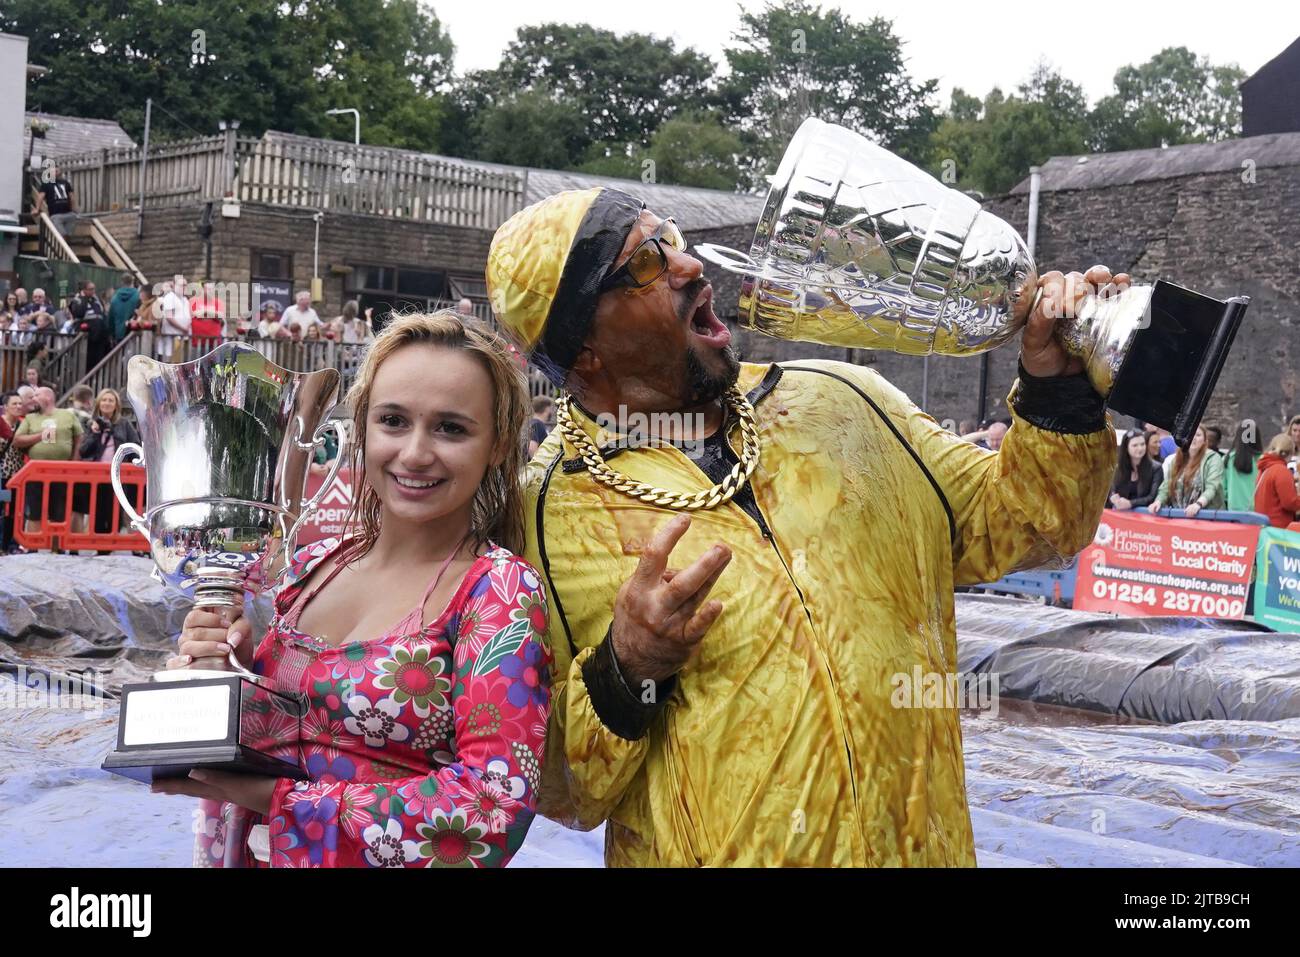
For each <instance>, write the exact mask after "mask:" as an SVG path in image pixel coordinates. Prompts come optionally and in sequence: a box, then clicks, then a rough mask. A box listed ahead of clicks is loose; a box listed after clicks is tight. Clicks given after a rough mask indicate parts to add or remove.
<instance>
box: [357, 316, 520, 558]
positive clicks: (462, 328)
mask: <svg viewBox="0 0 1300 957" xmlns="http://www.w3.org/2000/svg"><path fill="white" fill-rule="evenodd" d="M411 345H432V346H437V347H439V348H442V349H457V350H462V351H464V352H468V353H470V354H471V355H472V356H473V357H474V358H475V359H476V360H477V361H478V363H479V364H480V365H481V366H482V367H483V369H484V370H485V371H486V372H487V374H488V378H490V379H491V380H492V400H493V425H494V426H495V431H496V440H495V443H494V445H493V448H492V453H493V458H494V459H496V458H499V459H500V461H499V463H498V464H497V465H495V466H489V468H488V471H487V474H486V475H484V476H483V480H482V481H481V482H480V483H479V487H478V491H477V492H475V493H474V504H473V511H472V515H471V519H470V522H471V529H472V533H473V535H474V536H475V537H476V538H477V539H478V541H479V543H484V542H487V541H489V540H491V541H493V542H495V543H496V544H498V545H501V546H504V547H505V548H508V549H510V551H512V552H514V553H515V554H516V555H521V554H523V551H524V492H523V484H522V482H521V478H520V474H521V470H522V468H523V445H522V443H521V441H520V438H519V437H520V435H521V434H522V432H523V429H524V423H525V422H526V421H527V420H528V412H529V408H530V407H529V403H528V382H527V380H526V379H525V378H524V373H523V370H522V369H520V368H519V365H518V363H517V362H516V361H515V360H514V358H513V357H512V356H511V355H510V352H509V350H508V348H507V346H506V341H505V339H503V338H502V337H501V336H500V335H498V334H497V333H496V332H494V331H492V330H491V329H489V328H488V327H486V326H484V325H482V324H480V323H479V322H477V321H475V320H466V318H465V317H462V316H459V315H457V314H456V313H455V312H452V311H451V310H449V309H448V310H442V311H440V312H436V313H409V314H407V315H403V316H398V317H395V318H393V319H392V320H391V321H390V322H389V323H388V325H386V326H384V329H383V331H382V332H380V333H379V335H378V336H376V337H375V340H374V342H373V343H372V344H371V346H370V348H369V349H368V350H367V351H366V354H365V358H363V359H362V360H361V367H360V368H359V369H358V370H357V376H356V378H355V379H354V380H353V382H352V387H351V388H350V389H348V394H347V402H348V403H349V404H350V405H351V407H352V474H353V476H354V477H355V480H356V481H357V484H356V486H355V487H356V488H357V489H358V494H357V495H356V497H355V498H354V500H353V503H352V511H351V513H350V514H349V515H348V524H349V526H350V527H351V528H352V530H353V532H354V541H355V543H356V544H355V548H354V550H353V551H352V555H353V556H356V557H360V556H361V555H364V554H365V553H366V552H367V551H369V550H370V548H371V546H373V545H374V543H375V540H376V539H377V538H378V537H379V526H380V519H381V508H380V504H379V496H378V495H377V494H376V493H375V490H374V489H373V488H371V486H370V484H369V483H368V482H366V481H365V450H366V419H367V417H368V416H369V413H370V392H371V390H372V388H373V387H374V382H375V373H376V372H378V370H379V367H380V366H381V365H382V364H383V362H384V360H385V359H387V358H388V357H389V356H391V355H393V353H395V352H397V351H398V350H399V349H403V348H405V347H406V346H411Z"/></svg>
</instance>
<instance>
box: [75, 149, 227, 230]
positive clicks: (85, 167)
mask: <svg viewBox="0 0 1300 957" xmlns="http://www.w3.org/2000/svg"><path fill="white" fill-rule="evenodd" d="M226 140H227V137H225V136H201V137H197V138H195V139H189V140H178V141H176V142H172V143H163V144H155V145H153V146H151V147H150V148H149V161H148V162H147V163H146V164H145V179H144V185H145V190H144V193H145V206H146V208H150V209H153V208H161V207H166V206H184V205H189V204H191V203H195V202H203V201H206V200H211V199H218V198H220V197H221V196H222V195H223V194H224V193H225V190H226V189H227V187H228V184H229V181H230V176H231V172H232V167H231V159H230V157H229V156H228V155H227V147H226ZM59 170H60V171H61V172H62V173H63V175H64V176H66V177H67V178H68V179H69V180H70V181H71V182H72V186H73V189H74V190H75V191H76V195H77V206H78V208H79V209H80V210H82V211H83V212H87V213H110V212H115V211H118V210H122V209H132V208H136V209H138V208H139V206H140V148H139V147H138V146H125V147H118V148H116V149H100V150H95V151H94V152H91V153H79V154H76V155H72V156H62V157H60V158H59Z"/></svg>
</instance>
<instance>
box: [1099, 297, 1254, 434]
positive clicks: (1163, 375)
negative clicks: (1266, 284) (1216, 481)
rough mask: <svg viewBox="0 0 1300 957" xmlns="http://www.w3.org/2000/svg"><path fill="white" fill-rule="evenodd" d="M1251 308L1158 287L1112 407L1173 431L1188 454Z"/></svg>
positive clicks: (1240, 301)
mask: <svg viewBox="0 0 1300 957" xmlns="http://www.w3.org/2000/svg"><path fill="white" fill-rule="evenodd" d="M1249 303H1250V299H1249V298H1247V297H1246V296H1234V297H1232V298H1230V299H1227V300H1219V299H1213V298H1211V297H1209V296H1204V295H1201V294H1200V293H1198V292H1193V291H1192V290H1190V289H1184V288H1183V287H1182V286H1177V285H1174V284H1173V283H1170V282H1165V281H1163V280H1157V281H1156V284H1155V286H1154V288H1153V290H1152V293H1151V299H1150V302H1149V304H1148V305H1147V310H1146V313H1147V318H1146V319H1145V320H1144V322H1143V324H1142V325H1140V326H1139V328H1138V329H1137V331H1136V333H1135V334H1134V335H1133V336H1132V339H1131V343H1130V344H1128V345H1127V347H1126V348H1124V349H1123V350H1122V351H1121V352H1120V354H1119V356H1118V357H1117V358H1118V360H1119V362H1118V364H1117V369H1116V372H1115V376H1114V385H1113V387H1112V388H1111V389H1109V390H1108V392H1107V393H1103V394H1104V395H1106V400H1107V401H1106V404H1107V405H1108V406H1109V407H1110V408H1112V409H1114V410H1115V411H1116V412H1122V413H1125V414H1127V415H1131V416H1133V417H1135V418H1137V419H1140V420H1141V421H1142V422H1144V423H1146V424H1148V425H1156V426H1159V427H1160V428H1162V429H1167V430H1168V431H1169V432H1170V433H1171V434H1172V435H1173V437H1174V442H1175V443H1176V444H1177V445H1178V446H1179V448H1187V447H1188V445H1189V444H1190V443H1191V441H1192V436H1193V434H1195V432H1196V427H1197V425H1198V424H1199V423H1200V421H1201V417H1202V416H1203V415H1204V414H1205V407H1206V405H1207V404H1209V401H1210V396H1211V395H1212V394H1213V392H1214V386H1215V384H1216V383H1217V382H1218V381H1219V373H1220V372H1222V371H1223V364H1224V362H1226V361H1227V358H1228V350H1229V349H1230V348H1231V347H1232V341H1233V339H1234V338H1236V335H1237V330H1238V328H1240V326H1241V322H1242V319H1244V318H1245V315H1246V307H1247V305H1249ZM1112 361H1113V360H1112ZM1089 371H1090V372H1091V371H1092V370H1091V369H1090V370H1089Z"/></svg>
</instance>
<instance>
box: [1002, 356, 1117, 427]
mask: <svg viewBox="0 0 1300 957" xmlns="http://www.w3.org/2000/svg"><path fill="white" fill-rule="evenodd" d="M1018 365H1019V364H1018ZM1018 371H1019V380H1018V381H1017V383H1016V388H1015V390H1014V392H1013V393H1012V396H1011V407H1012V408H1013V409H1014V410H1015V412H1016V415H1018V416H1020V417H1021V418H1022V419H1024V420H1025V421H1026V422H1028V423H1029V424H1030V425H1033V426H1036V427H1038V428H1040V429H1045V430H1046V431H1048V432H1059V433H1062V434H1064V435H1088V434H1089V433H1092V432H1097V431H1100V430H1101V429H1103V428H1105V427H1106V400H1105V399H1103V398H1102V397H1101V396H1099V395H1098V394H1097V390H1096V389H1094V388H1093V387H1092V383H1091V382H1089V381H1088V375H1087V373H1084V372H1079V373H1076V374H1075V375H1061V376H1032V375H1030V374H1029V373H1028V372H1026V371H1025V367H1024V366H1023V365H1019V370H1018Z"/></svg>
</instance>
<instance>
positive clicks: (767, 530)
mask: <svg viewBox="0 0 1300 957" xmlns="http://www.w3.org/2000/svg"><path fill="white" fill-rule="evenodd" d="M722 442H723V444H724V445H725V446H726V447H727V451H728V452H730V453H731V454H732V455H735V454H736V452H735V449H733V448H732V447H731V439H730V438H729V437H728V435H727V427H726V425H725V424H724V426H723V428H722ZM691 464H692V465H694V464H695V463H693V462H692V463H691ZM696 468H699V466H696ZM701 471H702V470H701ZM705 477H706V478H707V477H708V476H707V475H705ZM749 494H750V495H751V496H752V497H753V499H754V511H755V512H756V513H757V516H758V518H757V520H756V524H757V525H758V528H759V531H760V532H762V533H763V537H764V538H766V539H767V543H768V544H769V545H771V546H772V551H773V552H775V553H776V557H777V560H778V561H780V563H781V567H782V568H783V569H785V574H786V577H787V578H789V579H790V584H791V585H793V586H794V590H795V594H797V595H798V596H799V605H800V607H801V608H803V613H804V616H805V617H806V618H807V619H808V627H809V628H810V629H811V630H812V633H813V635H814V636H815V635H816V634H817V626H816V625H814V624H813V620H812V612H811V611H810V610H809V609H808V600H807V599H806V598H805V597H804V593H803V589H802V588H800V587H799V583H798V582H797V581H795V577H794V573H793V572H792V571H791V570H790V564H789V562H787V561H786V560H785V556H784V555H783V554H781V549H780V547H779V546H778V545H777V544H776V536H774V535H773V534H772V529H771V527H770V526H769V525H768V524H767V518H766V516H764V515H763V507H762V506H761V505H759V504H758V495H757V494H755V492H754V489H753V488H752V487H751V488H750V490H749ZM733 502H734V500H733ZM736 507H737V508H738V509H740V511H741V513H742V514H744V515H745V517H746V518H749V519H751V520H753V519H754V516H752V515H750V514H749V512H747V511H746V510H745V509H744V508H743V507H742V506H741V505H739V504H736ZM825 657H826V664H825V668H826V678H827V680H828V681H830V683H831V693H832V694H834V695H835V704H836V709H837V711H839V712H840V713H839V714H837V717H838V719H839V725H840V739H841V740H842V741H843V742H844V756H845V758H846V759H847V760H848V763H849V787H850V788H851V789H852V792H853V809H854V810H855V811H859V812H860V811H861V808H860V807H859V805H858V778H857V773H856V771H855V769H854V766H853V749H852V748H851V747H850V746H849V736H848V733H847V731H846V730H845V726H844V715H843V711H842V709H841V708H840V689H839V685H838V684H837V683H836V681H835V673H834V672H833V671H832V670H831V666H830V661H829V656H825ZM857 823H858V827H859V829H861V818H860V817H859V819H858V822H857Z"/></svg>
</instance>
